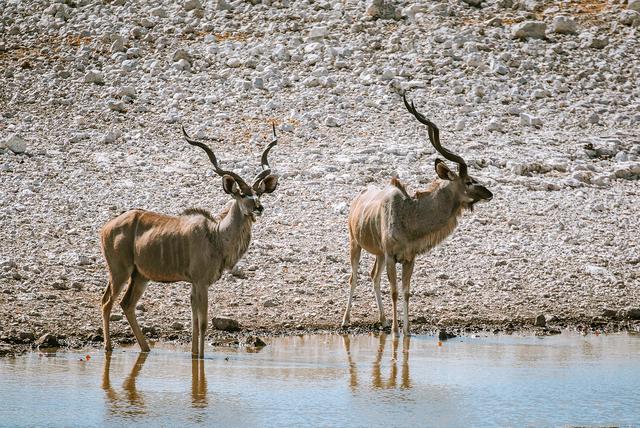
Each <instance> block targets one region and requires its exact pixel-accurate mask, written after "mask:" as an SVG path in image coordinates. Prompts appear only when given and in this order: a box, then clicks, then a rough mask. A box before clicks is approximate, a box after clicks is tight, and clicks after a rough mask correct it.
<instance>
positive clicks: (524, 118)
mask: <svg viewBox="0 0 640 428" xmlns="http://www.w3.org/2000/svg"><path fill="white" fill-rule="evenodd" d="M520 124H522V125H526V126H535V127H537V128H539V127H541V126H542V119H540V118H539V117H537V116H534V115H532V114H529V113H520Z"/></svg>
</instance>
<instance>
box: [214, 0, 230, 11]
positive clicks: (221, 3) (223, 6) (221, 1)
mask: <svg viewBox="0 0 640 428" xmlns="http://www.w3.org/2000/svg"><path fill="white" fill-rule="evenodd" d="M216 9H217V10H233V6H231V5H230V4H229V2H227V0H218V3H217V4H216Z"/></svg>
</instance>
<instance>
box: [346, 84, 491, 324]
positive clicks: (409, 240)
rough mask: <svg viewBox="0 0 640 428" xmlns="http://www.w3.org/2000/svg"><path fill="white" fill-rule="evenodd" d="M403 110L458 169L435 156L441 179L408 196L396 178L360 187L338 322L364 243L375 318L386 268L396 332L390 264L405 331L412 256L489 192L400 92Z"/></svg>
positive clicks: (440, 237)
mask: <svg viewBox="0 0 640 428" xmlns="http://www.w3.org/2000/svg"><path fill="white" fill-rule="evenodd" d="M403 99H404V104H405V106H406V107H407V110H409V112H410V113H411V114H413V115H414V116H415V118H416V119H417V120H418V121H419V122H420V123H423V124H424V125H427V128H428V132H429V140H430V141H431V144H432V145H433V147H435V149H436V150H437V151H438V152H439V153H440V154H441V155H442V156H443V157H444V158H445V159H448V160H450V161H452V162H455V163H457V164H458V174H456V173H455V172H453V171H451V170H450V169H449V168H448V167H447V165H446V164H445V163H444V161H442V160H441V159H436V162H435V169H436V173H437V174H438V177H440V178H441V180H436V181H434V182H432V183H431V184H430V186H429V187H428V188H427V189H426V190H422V191H417V192H416V193H415V194H414V195H413V196H410V195H409V194H408V193H407V190H406V188H405V186H404V185H403V184H402V183H401V182H400V181H399V180H398V179H397V178H395V177H394V178H392V179H391V183H390V184H389V185H387V186H386V187H385V188H384V189H376V188H370V189H367V190H364V191H362V192H361V193H360V194H359V195H358V196H357V197H356V198H355V200H354V201H353V203H352V204H351V209H350V212H349V244H350V253H351V278H350V280H349V282H350V289H349V299H348V301H347V309H346V311H345V313H344V318H343V320H342V326H343V327H344V326H346V325H348V324H349V315H350V311H351V303H352V301H353V291H354V289H355V287H356V283H357V281H358V266H359V263H360V253H361V251H362V249H363V248H364V249H365V250H366V251H368V252H369V253H371V254H374V255H375V256H376V261H375V264H374V266H373V270H372V271H371V279H372V280H373V290H374V292H375V296H376V303H377V305H378V312H379V315H380V318H379V319H380V322H381V323H385V316H384V309H383V307H382V298H381V296H380V277H381V275H382V272H383V270H384V269H385V267H386V269H387V276H388V277H389V284H390V287H391V303H392V311H393V323H392V328H393V332H394V333H395V334H398V315H397V307H396V303H397V300H398V288H397V286H396V263H401V264H402V292H403V298H404V311H403V326H402V328H403V333H404V334H405V335H408V334H409V282H410V280H411V274H412V273H413V266H414V261H415V257H416V256H417V255H419V254H422V253H425V252H427V251H429V250H430V249H432V248H433V247H435V246H436V245H438V244H439V243H440V242H441V241H442V240H444V239H445V238H446V237H447V236H449V235H450V234H451V233H452V232H453V230H454V229H455V228H456V226H457V224H458V217H459V216H460V215H461V214H462V211H463V210H465V209H468V210H472V209H473V205H474V204H475V203H476V202H478V201H482V200H485V201H488V200H491V198H492V197H493V195H492V193H491V192H490V191H489V190H487V188H485V187H484V186H482V185H480V184H479V183H478V182H477V181H476V180H475V179H473V178H472V177H470V176H469V175H468V173H467V164H466V163H465V161H464V160H463V159H462V158H461V157H460V156H458V155H455V154H453V153H452V152H450V151H449V150H447V149H445V148H444V147H442V145H441V144H440V131H439V130H438V127H437V126H436V125H434V124H433V122H431V121H430V120H429V119H427V118H425V117H424V116H423V115H422V114H420V113H418V111H417V110H416V108H415V106H414V105H413V103H411V104H409V103H408V102H407V99H406V97H405V96H404V95H403Z"/></svg>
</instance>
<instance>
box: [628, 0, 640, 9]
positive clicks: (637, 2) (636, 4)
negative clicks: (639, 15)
mask: <svg viewBox="0 0 640 428" xmlns="http://www.w3.org/2000/svg"><path fill="white" fill-rule="evenodd" d="M627 9H629V10H634V11H636V12H640V0H629V2H628V3H627Z"/></svg>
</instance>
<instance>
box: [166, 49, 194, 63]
mask: <svg viewBox="0 0 640 428" xmlns="http://www.w3.org/2000/svg"><path fill="white" fill-rule="evenodd" d="M181 59H186V60H187V61H191V55H190V54H189V52H187V51H186V50H184V49H177V50H176V51H175V52H174V53H173V55H171V60H172V61H173V62H178V61H180V60H181Z"/></svg>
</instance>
